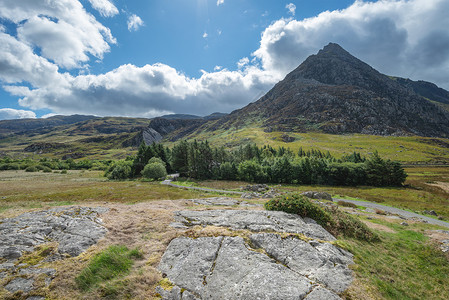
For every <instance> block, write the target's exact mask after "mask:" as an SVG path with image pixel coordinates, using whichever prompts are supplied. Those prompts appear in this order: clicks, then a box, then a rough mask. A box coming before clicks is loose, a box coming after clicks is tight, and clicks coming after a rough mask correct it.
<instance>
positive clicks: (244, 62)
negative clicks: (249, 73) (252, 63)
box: [237, 57, 249, 69]
mask: <svg viewBox="0 0 449 300" xmlns="http://www.w3.org/2000/svg"><path fill="white" fill-rule="evenodd" d="M247 64H249V58H248V57H244V58H242V59H240V60H239V61H238V62H237V67H238V68H239V69H241V68H243V67H244V66H246V65H247Z"/></svg>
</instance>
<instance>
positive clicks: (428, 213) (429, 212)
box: [423, 210, 438, 217]
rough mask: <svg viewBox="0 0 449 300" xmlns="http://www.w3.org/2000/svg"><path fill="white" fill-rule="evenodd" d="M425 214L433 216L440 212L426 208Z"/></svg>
mask: <svg viewBox="0 0 449 300" xmlns="http://www.w3.org/2000/svg"><path fill="white" fill-rule="evenodd" d="M423 214H425V215H431V216H435V217H436V216H438V214H437V213H436V212H435V211H434V210H425V211H423Z"/></svg>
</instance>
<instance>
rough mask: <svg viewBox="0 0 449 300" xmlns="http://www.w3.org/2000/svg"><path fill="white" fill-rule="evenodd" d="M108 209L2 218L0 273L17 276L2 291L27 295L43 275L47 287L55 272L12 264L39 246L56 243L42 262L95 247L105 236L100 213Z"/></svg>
mask: <svg viewBox="0 0 449 300" xmlns="http://www.w3.org/2000/svg"><path fill="white" fill-rule="evenodd" d="M107 210H108V209H107V208H89V207H70V208H62V207H59V208H53V209H49V210H44V211H36V212H29V213H24V214H22V215H20V216H18V217H15V218H7V219H2V220H1V222H0V258H4V259H6V260H7V261H6V262H4V263H2V264H0V270H2V272H3V271H6V272H4V273H6V275H5V277H7V274H8V273H10V274H18V275H20V276H27V278H22V277H17V278H14V279H13V280H11V281H10V282H9V283H8V284H7V285H6V286H5V288H6V289H7V290H8V291H10V292H12V293H14V292H16V291H19V290H21V291H24V292H29V291H31V290H32V289H33V282H34V278H35V277H37V276H39V275H41V274H45V275H46V276H47V277H46V278H45V283H46V285H47V286H48V285H49V284H50V283H51V280H52V279H53V278H54V276H55V273H56V271H55V270H54V269H49V268H34V267H33V268H28V267H27V266H26V265H25V264H21V265H18V266H15V262H16V261H17V259H18V258H20V257H21V256H22V255H23V254H24V253H27V252H32V251H34V250H35V248H36V247H37V246H39V245H41V244H44V243H48V242H52V241H56V242H58V243H59V247H58V253H50V254H49V255H48V256H47V257H46V258H44V261H53V260H56V259H60V258H62V257H63V254H64V253H68V254H69V255H71V256H77V255H79V254H81V253H82V252H84V251H85V250H86V249H87V248H89V247H90V246H92V245H93V244H95V243H96V242H97V241H98V240H99V239H100V238H102V237H103V236H104V235H105V234H106V231H107V230H106V229H105V228H104V226H103V225H102V221H101V219H100V218H99V214H101V213H104V212H106V211H107Z"/></svg>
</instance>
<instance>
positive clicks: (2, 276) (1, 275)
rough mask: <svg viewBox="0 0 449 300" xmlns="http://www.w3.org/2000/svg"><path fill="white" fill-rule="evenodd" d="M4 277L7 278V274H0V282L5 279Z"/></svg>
mask: <svg viewBox="0 0 449 300" xmlns="http://www.w3.org/2000/svg"><path fill="white" fill-rule="evenodd" d="M6 276H8V273H6V272H0V280H2V279H3V278H6Z"/></svg>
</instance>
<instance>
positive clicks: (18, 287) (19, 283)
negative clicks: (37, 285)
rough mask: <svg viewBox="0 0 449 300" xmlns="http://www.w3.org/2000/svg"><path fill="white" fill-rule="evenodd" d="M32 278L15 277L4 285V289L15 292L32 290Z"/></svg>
mask: <svg viewBox="0 0 449 300" xmlns="http://www.w3.org/2000/svg"><path fill="white" fill-rule="evenodd" d="M33 283H34V279H29V278H22V277H17V278H14V279H13V280H11V281H10V282H9V283H8V284H7V285H6V286H5V289H6V290H8V291H9V292H11V293H15V292H17V291H23V292H25V293H27V292H30V291H32V290H33Z"/></svg>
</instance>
